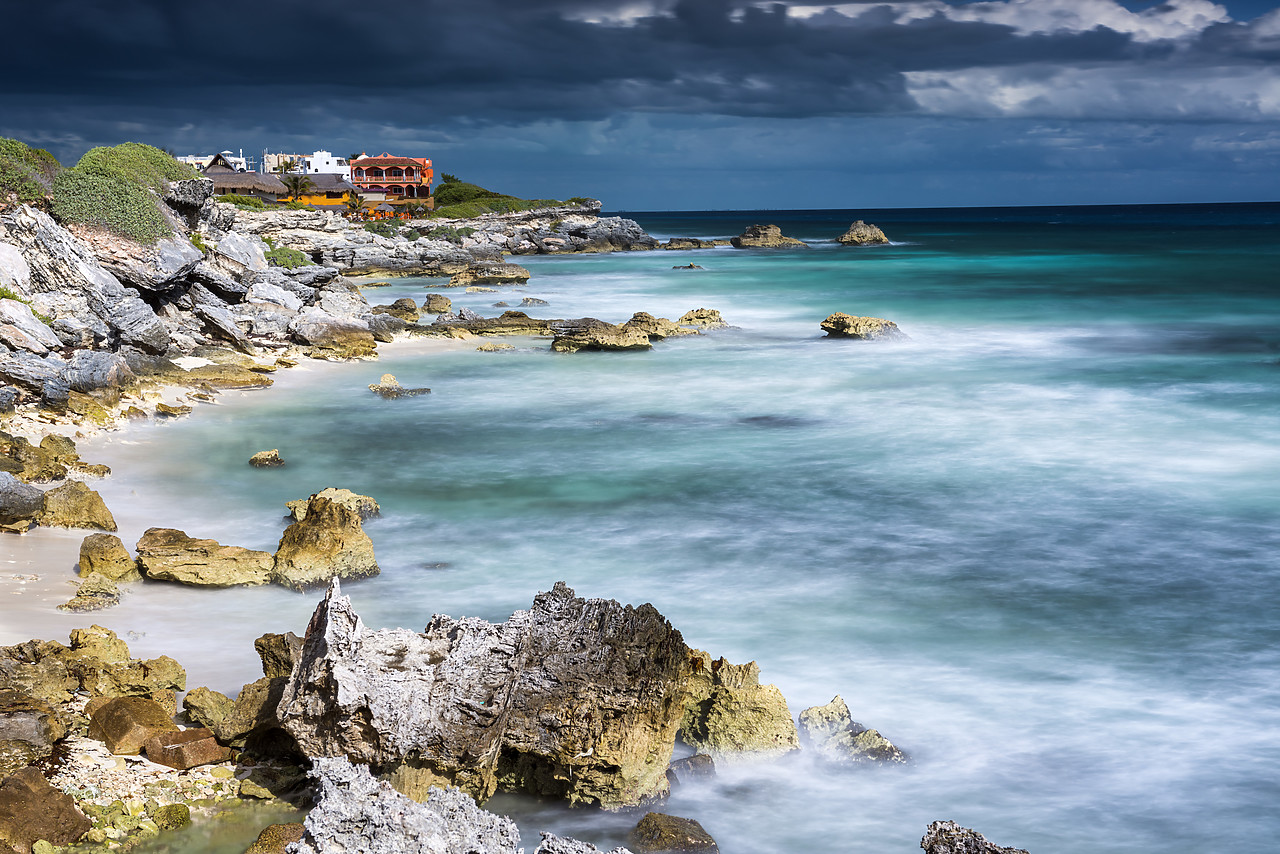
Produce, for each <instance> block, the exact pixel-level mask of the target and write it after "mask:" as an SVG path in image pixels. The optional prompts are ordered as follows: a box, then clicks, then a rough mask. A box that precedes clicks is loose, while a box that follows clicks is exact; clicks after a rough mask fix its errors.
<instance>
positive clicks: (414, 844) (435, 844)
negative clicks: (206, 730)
mask: <svg viewBox="0 0 1280 854" xmlns="http://www.w3.org/2000/svg"><path fill="white" fill-rule="evenodd" d="M312 765H313V770H312V776H313V777H314V778H315V779H316V782H317V788H318V790H319V792H318V795H317V799H316V806H315V808H314V809H313V810H312V811H311V813H310V814H309V815H308V816H307V820H306V823H305V828H306V831H305V833H304V834H303V837H302V839H301V840H300V841H299V842H297V843H296V844H294V845H293V846H291V847H290V849H289V850H290V851H292V852H293V854H347V852H353V851H377V852H379V854H517V852H520V851H523V849H522V848H520V831H519V829H518V828H517V827H516V823H515V822H514V821H512V820H511V819H509V818H506V817H505V816H499V815H494V814H493V813H489V812H486V811H484V810H482V809H480V808H479V807H478V806H476V804H475V801H473V800H472V799H471V798H470V797H469V796H468V795H466V794H464V793H463V792H461V791H459V790H458V789H439V788H432V789H431V791H430V793H429V796H428V797H426V798H424V799H423V802H422V803H414V802H413V801H411V800H409V799H408V798H406V797H405V796H404V795H402V794H400V793H399V792H397V791H395V790H394V789H393V788H391V786H389V785H387V784H386V783H385V782H382V781H379V780H378V779H376V778H375V777H373V776H372V775H371V774H370V773H369V770H368V769H367V768H365V767H363V766H361V765H353V764H352V763H351V762H349V761H347V760H346V759H345V758H342V757H336V758H332V759H325V758H319V759H313V760H312Z"/></svg>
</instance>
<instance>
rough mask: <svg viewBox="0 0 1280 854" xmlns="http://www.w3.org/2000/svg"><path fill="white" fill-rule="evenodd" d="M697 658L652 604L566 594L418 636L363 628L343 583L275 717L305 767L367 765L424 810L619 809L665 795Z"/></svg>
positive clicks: (435, 626) (321, 614) (334, 588)
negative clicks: (503, 801)
mask: <svg viewBox="0 0 1280 854" xmlns="http://www.w3.org/2000/svg"><path fill="white" fill-rule="evenodd" d="M310 512H311V513H314V512H315V510H314V508H313V509H312V511H310ZM308 518H310V513H309V514H308ZM688 655H689V650H688V647H687V646H686V645H685V643H684V640H683V638H682V637H681V636H680V633H679V632H678V631H676V630H675V629H674V628H672V626H671V624H670V623H668V622H667V621H666V620H665V619H663V617H662V615H661V614H659V613H658V612H657V610H655V609H654V608H653V606H652V605H641V606H640V607H638V608H632V607H631V606H625V607H624V606H622V605H620V604H619V603H617V602H614V601H611V600H604V599H579V598H577V597H575V596H574V595H573V591H572V590H570V589H569V588H567V587H566V586H565V585H564V584H563V583H559V584H556V586H555V588H554V589H553V590H552V591H551V592H549V593H541V594H539V595H538V596H537V598H536V599H535V600H534V604H533V607H532V608H531V609H530V610H528V611H517V612H516V613H515V614H513V615H512V616H511V618H510V619H509V620H507V621H506V622H505V623H499V624H493V623H489V622H487V621H485V620H480V619H476V618H463V619H454V618H452V617H447V616H441V615H437V616H435V617H432V619H431V622H430V623H429V624H428V625H427V627H426V629H425V630H424V631H423V632H421V633H417V632H412V631H408V630H406V629H383V630H378V631H370V630H369V629H366V628H365V627H364V625H363V624H362V623H361V621H360V618H359V617H357V616H356V614H355V613H354V612H353V611H352V609H351V601H350V600H349V599H347V598H346V597H344V596H341V595H340V590H339V587H338V583H337V581H336V580H335V581H334V582H333V583H332V585H331V586H330V588H329V592H328V595H326V597H325V599H324V601H323V602H322V603H321V604H320V606H319V607H318V608H317V609H316V612H315V615H314V616H313V617H312V618H311V622H310V624H309V625H308V626H307V633H306V639H305V641H304V643H303V649H302V656H301V658H300V660H299V661H298V662H297V664H296V665H295V667H294V669H293V673H292V675H291V676H290V678H289V682H288V684H287V685H286V687H285V691H284V695H283V697H282V699H281V701H280V706H279V709H278V716H279V719H280V722H281V725H282V726H283V727H284V728H285V729H286V730H287V731H288V732H289V733H290V734H291V735H293V737H294V738H295V739H296V740H297V742H298V745H299V747H300V748H301V749H302V752H303V753H305V754H306V755H307V756H312V757H328V756H346V757H349V758H351V759H353V760H355V761H359V762H363V763H366V764H369V765H370V766H372V767H373V769H374V770H375V771H377V772H379V773H381V774H382V775H384V776H386V777H388V778H389V779H390V780H391V782H392V783H393V785H395V786H396V788H397V789H399V790H400V791H402V792H404V793H406V794H408V795H410V796H411V797H415V798H422V797H425V796H426V794H427V791H428V789H429V788H430V787H431V786H433V785H435V786H444V785H454V786H458V787H459V788H461V789H463V790H464V791H466V792H467V793H469V794H471V795H472V796H474V797H475V798H477V799H478V800H484V799H487V798H488V797H489V796H490V795H492V794H493V793H494V792H495V791H497V790H499V789H502V790H509V791H526V792H530V793H533V794H538V795H545V796H551V797H560V798H566V799H568V800H569V801H570V802H573V803H587V804H599V805H602V806H605V807H622V806H628V805H633V804H639V803H644V802H648V801H652V800H654V799H657V798H660V797H661V796H663V795H665V794H666V793H667V791H668V782H667V777H666V769H667V763H668V761H669V760H670V758H671V752H672V748H673V747H674V743H675V737H676V733H677V730H678V728H679V724H680V720H681V717H682V713H683V707H684V703H685V700H686V693H685V686H684V677H685V674H687V672H688Z"/></svg>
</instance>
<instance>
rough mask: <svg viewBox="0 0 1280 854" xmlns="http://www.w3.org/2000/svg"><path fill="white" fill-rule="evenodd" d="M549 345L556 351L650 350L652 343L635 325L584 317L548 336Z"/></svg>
mask: <svg viewBox="0 0 1280 854" xmlns="http://www.w3.org/2000/svg"><path fill="white" fill-rule="evenodd" d="M551 349H552V351H553V352H556V353H577V352H579V351H582V350H592V351H599V350H605V351H625V350H651V349H653V344H652V342H651V341H650V339H649V335H648V334H647V333H645V332H643V331H641V330H639V329H636V328H634V327H627V326H617V325H615V324H613V323H606V322H604V321H603V320H596V319H595V318H593V317H586V318H583V319H582V320H579V321H575V322H574V324H573V326H572V328H568V329H566V330H565V331H563V332H558V333H557V334H556V337H555V338H553V339H552V340H551Z"/></svg>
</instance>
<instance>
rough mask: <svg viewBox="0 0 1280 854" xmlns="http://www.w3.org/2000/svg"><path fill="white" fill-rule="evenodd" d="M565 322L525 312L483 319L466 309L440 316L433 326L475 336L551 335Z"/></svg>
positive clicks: (509, 312)
mask: <svg viewBox="0 0 1280 854" xmlns="http://www.w3.org/2000/svg"><path fill="white" fill-rule="evenodd" d="M563 322H564V321H553V320H539V319H537V318H533V317H530V316H529V315H527V314H525V313H524V312H523V311H504V312H503V313H502V314H501V315H500V316H498V317H481V316H480V315H478V314H476V313H475V312H473V311H470V310H468V309H465V308H464V309H461V310H460V311H459V312H458V313H457V314H442V315H440V316H439V317H437V318H436V322H435V323H433V324H432V326H433V327H434V328H444V329H465V330H466V331H467V332H469V333H471V334H473V335H550V334H552V330H553V329H554V327H555V325H556V324H557V323H563Z"/></svg>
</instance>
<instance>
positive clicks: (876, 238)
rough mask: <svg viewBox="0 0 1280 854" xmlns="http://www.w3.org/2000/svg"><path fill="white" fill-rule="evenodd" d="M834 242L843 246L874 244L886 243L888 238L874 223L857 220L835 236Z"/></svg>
mask: <svg viewBox="0 0 1280 854" xmlns="http://www.w3.org/2000/svg"><path fill="white" fill-rule="evenodd" d="M836 242H837V243H839V244H842V245H844V246H875V245H878V244H881V243H888V242H889V238H887V237H885V236H884V232H883V231H881V230H880V229H879V228H877V227H876V226H874V225H870V224H868V223H865V222H863V221H862V220H858V221H857V222H855V223H853V224H852V225H850V226H849V230H848V231H846V232H845V233H844V234H842V235H840V236H839V237H837V238H836Z"/></svg>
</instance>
